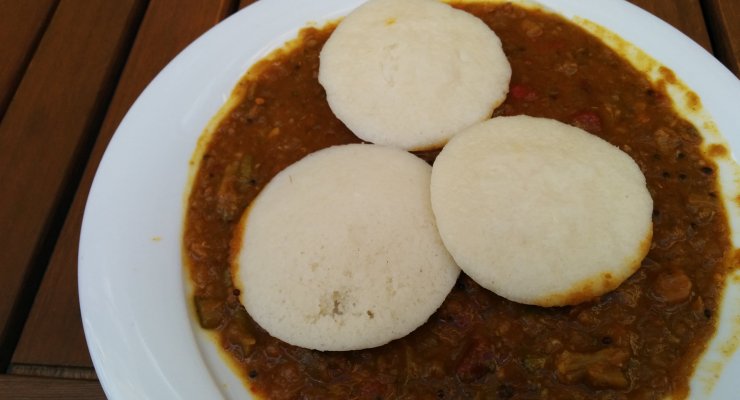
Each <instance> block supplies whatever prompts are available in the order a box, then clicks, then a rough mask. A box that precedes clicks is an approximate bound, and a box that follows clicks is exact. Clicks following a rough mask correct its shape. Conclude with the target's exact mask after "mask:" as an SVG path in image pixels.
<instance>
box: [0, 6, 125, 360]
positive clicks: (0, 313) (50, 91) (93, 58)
mask: <svg viewBox="0 0 740 400" xmlns="http://www.w3.org/2000/svg"><path fill="white" fill-rule="evenodd" d="M137 4H139V0H125V1H111V2H108V1H103V2H80V1H76V0H62V1H61V2H60V4H59V6H58V7H57V9H56V11H55V13H54V16H53V18H52V20H51V22H50V23H49V27H48V29H47V30H46V32H45V33H44V36H43V38H42V39H41V41H40V43H39V46H38V49H37V51H36V53H35V54H34V56H33V59H32V60H31V62H30V64H29V66H28V68H27V70H26V72H25V74H24V76H23V79H22V80H21V83H20V84H19V86H18V89H17V91H16V94H15V96H14V97H13V100H12V102H11V103H10V105H9V107H8V110H7V112H6V114H5V117H4V118H3V120H2V122H1V123H0V182H2V186H3V195H2V196H0V227H2V232H4V235H3V240H2V241H0V259H1V260H2V261H1V264H2V268H0V358H1V360H0V364H3V365H4V364H5V362H7V355H8V354H9V350H10V349H9V347H11V346H13V345H14V344H15V340H16V339H17V334H18V333H19V331H20V325H19V323H20V322H22V320H23V317H24V316H25V314H26V312H27V311H28V306H29V305H30V301H29V299H28V296H30V295H33V292H34V291H35V289H36V288H37V287H38V276H37V275H38V274H39V272H41V271H43V268H44V265H43V264H44V262H43V260H42V259H44V258H45V257H48V248H49V247H50V246H49V243H50V242H51V243H53V240H54V238H55V236H56V232H54V229H53V227H54V225H55V223H56V229H58V227H59V226H60V221H56V222H55V220H54V219H55V217H56V218H58V215H59V214H57V213H58V212H59V211H61V212H62V213H63V212H64V211H66V210H59V209H58V207H60V206H62V207H65V204H64V203H65V201H64V200H65V198H66V202H67V203H68V202H69V199H70V197H71V192H70V191H69V189H70V186H72V187H73V186H74V184H75V181H76V179H77V175H78V174H79V170H80V166H81V165H80V159H81V158H82V159H84V158H86V157H87V154H86V153H87V149H88V148H89V146H90V143H91V140H92V138H93V136H94V134H95V132H96V130H97V126H98V124H99V122H100V117H99V116H100V115H102V112H103V111H104V109H105V106H106V105H107V102H108V100H109V99H110V94H111V93H112V88H113V85H114V83H115V81H116V79H117V75H118V73H119V71H120V68H121V65H122V64H123V59H124V56H125V54H126V53H127V51H128V44H129V42H130V37H129V36H130V34H131V33H132V30H133V29H132V28H134V22H135V19H136V18H135V17H136V9H137ZM65 208H66V207H65ZM50 232H51V236H47V235H48V234H49V233H50ZM45 251H46V254H44V252H45Z"/></svg>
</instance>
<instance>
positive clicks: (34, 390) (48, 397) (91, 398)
mask: <svg viewBox="0 0 740 400" xmlns="http://www.w3.org/2000/svg"><path fill="white" fill-rule="evenodd" d="M0 396H2V398H4V399H13V400H105V393H103V388H102V387H101V386H100V383H98V382H97V381H88V380H72V379H53V378H29V377H22V376H12V375H0ZM6 396H7V397H6Z"/></svg>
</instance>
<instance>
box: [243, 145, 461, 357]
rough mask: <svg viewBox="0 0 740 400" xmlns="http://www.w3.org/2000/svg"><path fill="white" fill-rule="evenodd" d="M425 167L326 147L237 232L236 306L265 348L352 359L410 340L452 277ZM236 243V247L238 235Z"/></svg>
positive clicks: (270, 193) (281, 183) (286, 176)
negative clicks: (266, 336)
mask: <svg viewBox="0 0 740 400" xmlns="http://www.w3.org/2000/svg"><path fill="white" fill-rule="evenodd" d="M430 178H431V167H430V166H429V165H428V164H427V163H426V162H424V161H423V160H421V159H420V158H418V157H416V156H414V155H413V154H410V153H408V152H405V151H403V150H399V149H395V148H389V147H382V146H376V145H370V144H352V145H344V146H335V147H330V148H327V149H324V150H320V151H318V152H316V153H313V154H310V155H308V156H306V157H305V158H303V159H302V160H300V161H298V162H297V163H295V164H293V165H291V166H289V167H288V168H286V169H285V170H283V171H282V172H280V173H279V174H278V175H276V176H275V177H274V178H273V179H272V180H271V181H270V183H269V184H268V185H267V186H266V187H265V188H264V189H263V191H262V192H261V193H260V194H259V195H258V196H257V198H256V199H255V200H254V202H253V203H252V205H251V206H250V208H249V210H248V211H247V212H246V213H245V216H244V217H243V219H242V221H241V226H242V228H243V229H244V231H243V235H242V236H241V238H240V242H239V243H235V246H238V252H237V254H236V256H235V258H234V260H233V262H234V278H235V279H234V281H235V284H236V285H237V286H238V287H239V289H240V292H241V293H240V296H241V299H240V300H241V302H242V304H243V305H244V306H245V307H246V309H247V311H248V312H249V314H250V315H251V316H252V318H254V320H255V321H256V322H257V323H258V324H259V325H260V326H262V328H264V329H265V330H266V331H267V332H268V333H270V334H271V335H272V336H274V337H277V338H278V339H281V340H283V341H285V342H287V343H290V344H292V345H296V346H301V347H305V348H310V349H317V350H356V349H363V348H369V347H375V346H380V345H383V344H385V343H387V342H389V341H391V340H393V339H396V338H400V337H402V336H405V335H407V334H408V333H410V332H411V331H413V330H414V329H416V328H417V327H419V326H420V325H422V324H423V323H424V322H426V320H427V319H428V318H429V316H431V315H432V313H434V311H435V310H437V308H438V307H439V306H440V304H442V302H443V301H444V299H445V297H446V296H447V294H448V293H449V292H450V290H451V289H452V286H453V285H454V283H455V280H456V279H457V276H458V274H459V272H460V270H459V268H458V267H457V266H456V265H455V263H454V261H453V259H452V257H451V256H450V255H449V253H448V252H447V250H446V249H445V247H444V245H443V244H442V240H441V239H440V237H439V233H438V230H437V227H436V224H435V221H434V216H433V214H432V209H431V203H430V194H429V187H430V186H429V183H430ZM237 236H239V235H237Z"/></svg>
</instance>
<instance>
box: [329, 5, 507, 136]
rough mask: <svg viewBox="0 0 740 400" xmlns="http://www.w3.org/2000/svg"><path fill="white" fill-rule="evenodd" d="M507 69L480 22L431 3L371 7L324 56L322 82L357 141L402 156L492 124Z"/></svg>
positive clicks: (340, 32) (350, 21) (335, 36)
mask: <svg viewBox="0 0 740 400" xmlns="http://www.w3.org/2000/svg"><path fill="white" fill-rule="evenodd" d="M510 78H511V67H510V65H509V62H508V60H507V58H506V55H505V54H504V52H503V50H502V47H501V41H500V40H499V38H498V36H496V34H495V33H494V32H493V31H492V30H491V29H490V28H489V27H488V26H487V25H486V24H485V23H483V21H481V20H480V19H478V18H477V17H475V16H473V15H471V14H468V13H466V12H464V11H460V10H457V9H454V8H452V7H451V6H449V5H447V4H444V3H441V2H439V1H436V0H404V1H398V0H371V1H369V2H367V3H365V4H364V5H362V6H360V7H359V8H357V9H356V10H355V11H353V12H352V13H351V14H349V15H348V16H347V17H346V18H344V20H343V21H342V22H341V23H340V24H339V25H338V26H337V28H336V30H335V31H334V32H333V33H332V35H331V37H330V38H329V40H328V41H327V42H326V44H325V45H324V47H323V49H322V51H321V58H320V66H319V82H320V83H321V85H323V87H324V89H325V90H326V96H327V101H328V103H329V106H330V107H331V109H332V111H333V112H334V114H335V115H336V116H337V117H338V118H339V119H340V120H341V121H342V122H344V124H345V125H347V127H348V128H349V129H350V130H352V132H353V133H354V134H355V135H357V136H358V137H359V138H361V139H363V140H365V141H369V142H372V143H376V144H382V145H390V146H396V147H400V148H402V149H406V150H425V149H432V148H437V147H441V146H443V145H444V144H445V143H446V142H447V140H449V138H450V137H452V135H454V134H455V133H457V132H458V131H460V130H461V129H463V128H465V127H467V126H470V125H472V124H474V123H476V122H480V121H483V120H485V119H487V118H490V116H491V113H492V112H493V110H494V108H495V107H496V106H498V105H499V104H501V103H502V102H503V101H504V99H505V97H506V94H507V93H508V88H509V80H510Z"/></svg>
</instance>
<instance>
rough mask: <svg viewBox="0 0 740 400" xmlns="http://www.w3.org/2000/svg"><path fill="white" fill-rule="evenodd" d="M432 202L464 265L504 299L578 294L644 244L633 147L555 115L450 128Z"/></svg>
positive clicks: (555, 300)
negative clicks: (452, 132)
mask: <svg viewBox="0 0 740 400" xmlns="http://www.w3.org/2000/svg"><path fill="white" fill-rule="evenodd" d="M431 184H432V186H431V195H432V208H433V210H434V215H435V216H436V219H437V225H438V227H439V231H440V234H441V236H442V240H443V241H444V243H445V245H446V246H447V249H448V250H449V252H450V253H451V254H452V256H453V257H454V259H455V261H456V262H457V263H458V265H459V266H460V268H462V270H463V271H464V272H465V273H466V274H468V275H469V276H470V277H471V278H472V279H474V280H475V281H476V282H477V283H478V284H480V285H481V286H483V287H485V288H487V289H489V290H491V291H493V292H495V293H497V294H499V295H500V296H503V297H505V298H507V299H509V300H512V301H515V302H519V303H525V304H534V305H540V306H562V305H570V304H576V303H580V302H583V301H586V300H589V299H592V298H594V297H595V296H599V295H601V294H603V293H606V292H608V291H610V290H613V289H615V288H616V287H617V286H619V284H620V283H621V282H623V281H624V280H625V279H627V278H628V277H629V276H630V275H631V274H632V273H633V272H635V270H636V269H637V268H638V267H639V266H640V262H641V261H642V259H643V258H644V257H645V255H646V254H647V252H648V250H649V249H650V242H651V239H652V217H651V215H652V209H653V202H652V198H651V197H650V193H649V192H648V189H647V187H646V184H645V177H644V176H643V174H642V172H641V171H640V168H639V167H638V166H637V164H636V163H635V161H634V160H632V158H630V156H629V155H627V154H626V153H624V152H623V151H621V150H620V149H619V148H617V147H615V146H613V145H611V144H609V143H608V142H606V141H604V140H602V139H600V138H598V137H596V136H594V135H591V134H589V133H588V132H585V131H583V130H581V129H579V128H576V127H573V126H570V125H566V124H563V123H561V122H558V121H555V120H551V119H545V118H533V117H527V116H516V117H501V118H494V119H492V120H489V121H486V122H483V123H480V124H477V125H475V126H473V127H470V128H469V129H467V130H465V131H463V132H461V133H460V134H458V135H456V136H455V137H454V138H453V139H452V140H451V141H450V142H449V143H448V144H447V146H445V148H444V149H443V150H442V152H441V153H440V154H439V157H437V160H436V161H435V163H434V167H433V171H432V183H431Z"/></svg>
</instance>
